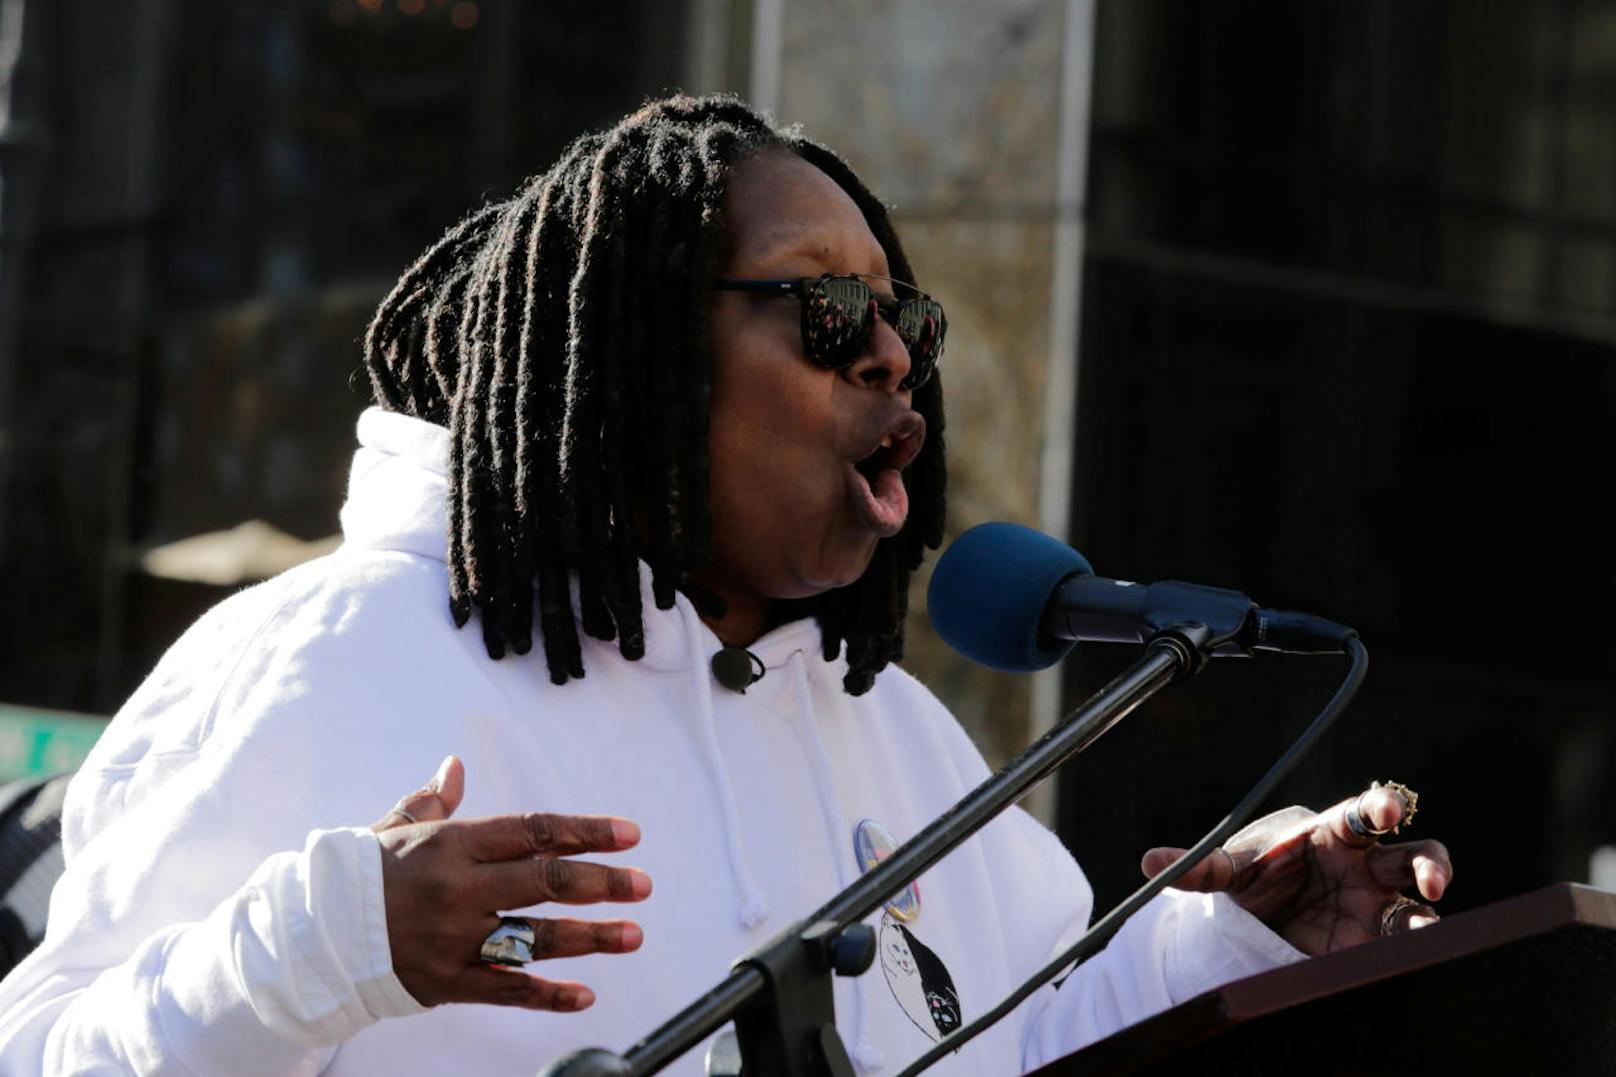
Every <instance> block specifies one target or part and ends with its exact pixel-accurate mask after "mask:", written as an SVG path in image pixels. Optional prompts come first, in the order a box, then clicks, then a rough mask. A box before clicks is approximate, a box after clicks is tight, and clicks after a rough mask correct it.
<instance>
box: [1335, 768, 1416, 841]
mask: <svg viewBox="0 0 1616 1077" xmlns="http://www.w3.org/2000/svg"><path fill="white" fill-rule="evenodd" d="M1376 789H1390V790H1391V791H1392V792H1394V793H1396V794H1397V795H1398V796H1400V797H1402V798H1403V815H1402V818H1400V819H1398V820H1397V822H1395V823H1393V824H1392V825H1391V826H1388V827H1375V826H1370V825H1369V820H1368V819H1365V818H1364V816H1363V798H1364V797H1365V796H1367V795H1369V794H1370V793H1372V792H1374V791H1375V790H1376ZM1419 804H1420V795H1419V794H1418V793H1416V792H1415V791H1414V790H1412V789H1410V788H1409V787H1408V786H1406V785H1404V784H1403V783H1402V782H1394V781H1385V782H1370V783H1369V788H1368V789H1365V790H1364V791H1363V792H1362V793H1359V794H1358V799H1357V800H1355V801H1353V802H1352V810H1351V811H1349V812H1347V829H1348V830H1350V831H1352V832H1353V834H1355V835H1356V836H1357V837H1359V838H1361V839H1363V840H1364V841H1367V842H1370V843H1374V842H1375V841H1376V840H1378V839H1379V838H1380V837H1381V835H1383V834H1398V833H1401V832H1402V829H1403V828H1404V827H1405V826H1407V825H1408V824H1409V823H1412V822H1413V821H1414V813H1415V812H1417V811H1418V810H1419Z"/></svg>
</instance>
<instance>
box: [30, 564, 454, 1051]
mask: <svg viewBox="0 0 1616 1077" xmlns="http://www.w3.org/2000/svg"><path fill="white" fill-rule="evenodd" d="M265 586H266V587H269V586H270V585H265ZM220 611H223V613H222V614H221V613H220ZM380 612H381V614H382V615H384V616H395V617H396V616H399V615H400V614H399V611H396V610H386V609H384V610H382V611H380ZM367 616H369V615H368V614H367V613H366V611H364V610H362V609H356V608H354V606H353V604H352V603H350V602H345V601H343V600H341V599H340V597H339V598H336V599H330V600H327V599H326V598H325V597H323V596H321V595H314V596H310V595H309V594H307V593H299V594H296V595H294V596H293V598H292V599H286V598H285V594H284V589H282V591H276V590H273V589H271V590H270V591H268V592H259V593H257V594H256V595H255V594H254V592H247V593H244V594H243V595H240V596H237V597H236V598H234V599H231V600H230V602H227V603H226V604H225V605H224V606H223V607H219V608H218V609H217V610H216V611H215V613H213V614H210V615H209V617H208V618H205V619H204V620H203V621H202V622H200V623H199V624H198V625H197V626H195V627H194V628H193V629H192V630H191V632H189V633H187V635H186V637H185V638H183V639H182V640H181V641H180V642H179V643H178V644H176V645H175V647H174V648H173V649H171V651H170V652H169V654H168V655H167V656H166V657H165V658H164V660H163V662H162V663H160V664H159V666H158V668H157V670H156V671H154V672H153V674H152V675H151V676H150V677H149V678H148V679H147V681H146V683H145V684H143V685H142V686H141V688H140V689H139V691H137V692H136V694H135V696H134V697H133V698H131V700H130V701H129V703H128V704H127V705H126V706H125V707H124V709H123V710H122V711H121V712H120V713H119V715H118V717H117V718H116V719H115V720H114V721H113V723H112V725H111V726H110V727H109V729H108V731H107V733H106V734H104V735H103V737H102V740H101V742H100V743H98V744H97V746H96V748H95V750H94V752H92V754H91V757H90V759H89V760H88V761H87V763H86V765H85V767H84V768H82V769H81V771H80V773H79V774H78V775H77V776H76V777H75V778H74V780H73V783H72V785H71V786H70V788H69V791H68V796H67V804H66V810H65V812H64V816H63V827H62V833H63V850H64V854H65V858H66V871H65V873H64V875H63V876H62V878H61V880H60V881H59V882H58V885H57V886H56V888H55V890H54V891H53V892H52V895H51V905H50V912H49V917H48V920H47V928H46V937H45V940H44V942H43V943H42V944H41V946H40V948H39V949H38V950H37V951H35V953H34V954H32V955H31V956H30V957H29V958H28V959H27V960H26V961H25V962H23V963H22V964H21V965H19V966H18V967H17V968H16V969H15V970H14V971H13V972H12V974H11V975H10V976H8V977H7V978H6V979H5V981H4V982H0V1072H5V1073H7V1074H19V1075H23V1074H37V1073H87V1072H93V1073H137V1074H198V1075H211V1074H220V1073H229V1074H233V1075H242V1077H256V1075H260V1074H262V1075H266V1077H267V1075H270V1074H276V1075H280V1074H294V1073H295V1074H312V1073H317V1072H319V1071H320V1070H321V1069H323V1068H324V1067H325V1066H326V1065H327V1064H328V1063H329V1062H330V1059H331V1057H332V1054H333V1052H334V1050H335V1048H336V1046H337V1045H338V1044H340V1043H342V1042H343V1041H344V1040H346V1039H348V1038H350V1037H352V1036H353V1035H354V1034H355V1033H357V1032H359V1031H360V1030H361V1029H363V1028H365V1027H367V1026H369V1025H371V1024H374V1023H375V1022H377V1021H379V1020H381V1019H383V1018H388V1017H399V1016H404V1015H408V1014H414V1013H419V1012H421V1011H422V1010H424V1009H425V1008H424V1007H422V1006H421V1005H420V1004H419V1003H417V1002H416V1001H415V1000H414V999H413V998H412V997H411V996H410V995H409V993H408V992H407V991H406V990H405V989H404V987H403V985H402V984H401V983H400V982H399V981H398V978H397V977H396V976H395V975H394V973H393V971H392V964H391V954H390V948H389V945H388V936H387V921H386V915H385V905H384V899H383V888H382V861H381V847H380V843H379V841H378V839H377V837H376V835H375V834H373V833H371V832H370V831H369V830H365V829H359V828H354V827H351V826H348V825H346V824H351V823H355V822H362V821H365V820H368V819H372V818H375V817H376V816H377V815H379V814H380V813H381V811H382V810H384V809H385V805H384V804H383V805H378V804H372V803H369V801H370V800H372V799H373V798H374V796H375V788H376V785H375V783H374V782H367V781H366V780H364V779H367V778H371V777H376V776H378V775H379V776H380V780H382V781H385V782H386V783H388V786H391V784H392V783H393V782H395V781H397V782H398V783H399V784H398V786H397V787H398V788H399V789H401V790H406V789H409V788H412V787H413V784H418V782H419V776H418V775H417V776H416V777H415V780H414V782H412V783H408V784H406V783H405V782H404V781H403V780H402V779H401V778H399V777H398V774H397V773H395V771H397V770H399V769H400V768H408V769H409V771H410V773H412V774H415V773H416V771H417V770H419V772H420V773H430V769H429V768H425V769H422V767H423V764H422V763H421V762H420V761H419V760H417V759H415V758H413V755H412V753H410V752H407V751H397V752H393V753H387V754H388V755H390V756H394V755H396V756H399V757H401V758H400V759H399V760H398V761H394V760H391V759H389V760H387V761H379V760H378V758H377V757H378V755H379V754H381V753H378V752H376V750H375V747H376V745H378V744H383V743H385V740H384V738H383V737H381V736H379V735H378V731H377V728H376V725H377V724H378V723H379V722H381V721H384V720H386V719H388V718H393V719H394V720H395V721H396V714H397V713H398V712H397V711H396V710H394V709H393V708H394V704H395V701H394V700H393V699H392V698H390V697H389V696H388V693H386V692H381V691H376V690H371V689H369V688H368V686H367V685H366V684H365V682H364V678H366V677H368V676H373V675H375V670H374V669H373V668H368V667H366V665H365V662H364V659H365V657H366V656H365V655H363V654H356V653H355V652H354V651H353V648H352V647H351V646H348V647H344V645H343V644H342V641H341V639H340V636H341V635H342V627H343V625H344V623H345V622H344V618H347V619H348V621H352V620H354V619H355V618H358V619H364V618H365V617H367ZM400 660H401V661H405V662H414V661H416V656H415V655H412V654H405V655H404V656H403V657H402V658H401V659H400ZM388 672H391V671H390V670H386V669H384V670H383V673H388ZM408 688H409V686H408V685H405V686H404V687H403V688H401V689H400V691H407V690H408ZM428 751H430V749H428ZM439 758H441V756H440V757H439Z"/></svg>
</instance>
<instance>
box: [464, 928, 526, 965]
mask: <svg viewBox="0 0 1616 1077" xmlns="http://www.w3.org/2000/svg"><path fill="white" fill-rule="evenodd" d="M533 939H534V935H533V925H532V924H530V923H528V922H527V921H526V920H524V919H522V918H521V917H520V916H501V917H500V918H499V926H498V927H496V928H495V929H494V930H493V931H491V932H489V934H488V937H487V938H486V939H484V940H483V950H482V953H481V954H480V955H478V956H479V957H480V958H481V959H482V960H483V961H486V962H487V963H488V964H490V965H511V966H518V965H527V964H530V963H532V961H533Z"/></svg>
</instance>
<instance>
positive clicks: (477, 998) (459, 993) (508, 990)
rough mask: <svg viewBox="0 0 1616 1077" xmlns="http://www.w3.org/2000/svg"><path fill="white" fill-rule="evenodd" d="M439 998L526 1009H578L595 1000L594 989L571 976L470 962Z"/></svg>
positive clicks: (565, 1010) (570, 1010) (570, 1011)
mask: <svg viewBox="0 0 1616 1077" xmlns="http://www.w3.org/2000/svg"><path fill="white" fill-rule="evenodd" d="M438 1001H440V1002H482V1003H487V1004H489V1005H492V1006H519V1007H521V1008H523V1009H527V1010H553V1011H555V1012H556V1013H575V1012H577V1011H578V1010H587V1009H588V1008H589V1007H590V1006H593V1005H594V1004H595V993H594V992H593V991H591V990H590V989H589V988H588V987H585V986H584V985H583V984H581V983H574V982H572V981H570V980H546V979H544V978H543V977H542V976H530V975H528V974H527V973H525V972H523V971H521V970H520V969H509V968H499V967H496V966H494V965H485V964H481V963H479V964H476V965H471V966H468V967H467V968H466V969H465V970H464V971H463V972H461V973H460V974H459V975H458V976H456V977H455V978H454V980H452V981H451V982H450V983H449V984H448V985H447V986H446V987H445V990H444V993H443V996H442V997H441V998H440V999H438Z"/></svg>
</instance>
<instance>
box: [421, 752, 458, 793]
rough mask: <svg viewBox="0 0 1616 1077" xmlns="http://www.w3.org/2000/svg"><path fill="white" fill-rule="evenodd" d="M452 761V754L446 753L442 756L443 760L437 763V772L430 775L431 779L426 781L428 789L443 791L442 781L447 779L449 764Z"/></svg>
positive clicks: (436, 791) (437, 791)
mask: <svg viewBox="0 0 1616 1077" xmlns="http://www.w3.org/2000/svg"><path fill="white" fill-rule="evenodd" d="M452 762H454V756H452V755H446V756H444V757H443V762H441V763H439V764H438V772H437V773H436V774H434V775H432V780H431V781H429V782H427V783H426V787H427V788H428V789H430V790H432V791H433V792H434V793H441V792H443V783H444V782H446V781H448V780H449V764H450V763H452Z"/></svg>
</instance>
